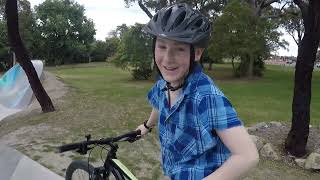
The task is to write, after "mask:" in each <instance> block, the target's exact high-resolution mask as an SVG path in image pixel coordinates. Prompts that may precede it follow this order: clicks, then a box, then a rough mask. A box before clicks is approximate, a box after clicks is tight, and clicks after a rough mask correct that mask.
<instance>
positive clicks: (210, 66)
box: [208, 61, 213, 71]
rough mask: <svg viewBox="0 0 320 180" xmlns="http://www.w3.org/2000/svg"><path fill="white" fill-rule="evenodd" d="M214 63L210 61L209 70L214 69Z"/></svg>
mask: <svg viewBox="0 0 320 180" xmlns="http://www.w3.org/2000/svg"><path fill="white" fill-rule="evenodd" d="M212 65H213V61H210V62H209V69H208V70H209V71H211V70H212Z"/></svg>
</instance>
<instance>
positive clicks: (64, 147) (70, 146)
mask: <svg viewBox="0 0 320 180" xmlns="http://www.w3.org/2000/svg"><path fill="white" fill-rule="evenodd" d="M80 145H81V144H80V143H74V144H66V145H62V146H59V147H57V150H58V153H62V152H65V151H71V150H75V149H79V148H80Z"/></svg>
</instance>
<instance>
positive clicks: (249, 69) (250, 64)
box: [247, 54, 254, 78]
mask: <svg viewBox="0 0 320 180" xmlns="http://www.w3.org/2000/svg"><path fill="white" fill-rule="evenodd" d="M253 62H254V59H253V56H252V55H251V54H250V55H249V67H248V72H247V74H248V77H249V78H253Z"/></svg>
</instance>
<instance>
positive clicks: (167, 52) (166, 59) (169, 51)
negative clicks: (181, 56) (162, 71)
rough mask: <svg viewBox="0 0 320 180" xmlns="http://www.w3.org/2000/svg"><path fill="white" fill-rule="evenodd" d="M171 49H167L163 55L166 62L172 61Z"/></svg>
mask: <svg viewBox="0 0 320 180" xmlns="http://www.w3.org/2000/svg"><path fill="white" fill-rule="evenodd" d="M172 53H173V52H172V50H167V51H166V52H165V54H164V56H163V60H164V61H166V62H171V61H173V60H174V59H173V57H174V56H173V54H172Z"/></svg>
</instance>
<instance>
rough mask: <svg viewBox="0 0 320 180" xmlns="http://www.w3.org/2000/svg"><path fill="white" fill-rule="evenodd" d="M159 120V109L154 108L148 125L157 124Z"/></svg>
mask: <svg viewBox="0 0 320 180" xmlns="http://www.w3.org/2000/svg"><path fill="white" fill-rule="evenodd" d="M157 120H158V110H157V109H155V108H152V111H151V113H150V117H149V119H148V122H147V126H148V127H152V126H155V125H156V123H157Z"/></svg>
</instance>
